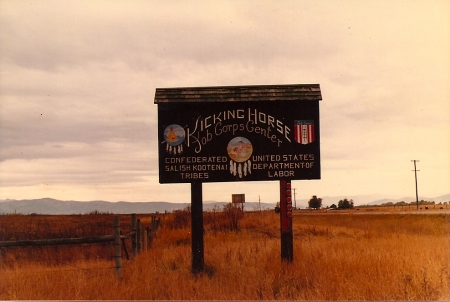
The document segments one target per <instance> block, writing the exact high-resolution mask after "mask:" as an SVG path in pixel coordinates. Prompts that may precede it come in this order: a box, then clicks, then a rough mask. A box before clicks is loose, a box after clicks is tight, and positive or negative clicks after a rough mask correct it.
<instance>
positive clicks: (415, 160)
mask: <svg viewBox="0 0 450 302" xmlns="http://www.w3.org/2000/svg"><path fill="white" fill-rule="evenodd" d="M411 161H412V162H414V170H412V171H414V174H415V176H416V205H417V210H419V193H418V190H417V171H420V170H417V167H416V162H419V161H420V160H417V159H413V160H411Z"/></svg>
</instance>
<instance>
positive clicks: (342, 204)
mask: <svg viewBox="0 0 450 302" xmlns="http://www.w3.org/2000/svg"><path fill="white" fill-rule="evenodd" d="M353 206H354V204H353V200H352V199H350V200H348V199H347V198H344V199H341V200H339V203H338V209H353Z"/></svg>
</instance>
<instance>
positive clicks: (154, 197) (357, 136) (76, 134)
mask: <svg viewBox="0 0 450 302" xmlns="http://www.w3.org/2000/svg"><path fill="white" fill-rule="evenodd" d="M449 16H450V1H444V0H435V1H432V0H423V1H422V0H418V1H413V0H408V1H380V0H376V1H369V0H367V1H360V0H358V1H347V0H346V1H336V0H333V1H298V0H295V1H261V0H258V1H242V0H241V1H26V0H21V1H5V0H0V147H1V149H0V199H6V198H11V199H26V198H27V199H28V198H42V197H52V198H57V199H62V200H81V201H88V200H99V199H100V200H108V201H119V200H125V201H170V202H189V201H190V185H189V184H165V185H161V184H159V181H158V162H157V158H158V150H157V146H158V142H157V105H155V104H154V96H155V88H157V87H158V88H169V87H190V86H193V87H198V86H229V85H233V86H234V85H270V84H320V86H321V90H322V97H323V100H322V101H321V102H320V119H321V120H320V123H321V133H320V134H321V167H322V179H321V180H314V181H294V182H293V187H295V188H296V189H297V190H296V193H297V199H306V198H310V196H311V195H318V196H319V197H322V196H337V195H339V196H342V195H344V196H345V195H346V196H351V195H352V196H353V195H360V194H382V195H387V196H390V197H404V196H410V197H415V183H414V172H412V170H413V168H414V166H413V163H412V162H411V160H413V159H418V160H420V162H418V166H417V167H418V169H419V170H420V172H418V181H419V195H420V196H424V197H437V196H440V195H444V194H447V193H450V84H449V83H450V18H449ZM233 193H245V194H246V200H247V201H257V200H258V196H260V198H261V201H262V202H276V201H278V200H279V183H278V182H276V181H275V182H242V183H208V184H204V185H203V199H204V200H205V201H208V200H216V201H230V200H231V194H233ZM355 202H356V203H357V201H355Z"/></svg>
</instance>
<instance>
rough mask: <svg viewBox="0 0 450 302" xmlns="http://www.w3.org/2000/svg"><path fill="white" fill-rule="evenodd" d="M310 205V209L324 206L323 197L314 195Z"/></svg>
mask: <svg viewBox="0 0 450 302" xmlns="http://www.w3.org/2000/svg"><path fill="white" fill-rule="evenodd" d="M308 206H309V208H310V209H320V208H321V207H322V198H317V196H316V195H314V196H313V197H312V198H311V199H310V200H309V202H308Z"/></svg>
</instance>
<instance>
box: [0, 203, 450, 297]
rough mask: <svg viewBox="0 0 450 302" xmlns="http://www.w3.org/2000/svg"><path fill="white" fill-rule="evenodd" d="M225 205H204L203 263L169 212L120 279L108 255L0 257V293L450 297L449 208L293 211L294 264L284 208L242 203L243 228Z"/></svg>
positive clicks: (187, 230) (188, 234)
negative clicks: (8, 261) (234, 226)
mask: <svg viewBox="0 0 450 302" xmlns="http://www.w3.org/2000/svg"><path fill="white" fill-rule="evenodd" d="M222 214H223V213H205V219H204V220H205V264H206V269H205V272H204V273H201V274H198V275H192V274H191V245H190V229H189V226H187V227H182V228H172V227H170V225H171V223H172V222H173V217H170V215H169V217H166V219H165V220H164V221H163V227H162V228H161V229H160V230H159V231H158V237H157V238H156V240H155V241H154V242H153V245H152V248H151V249H149V250H148V251H147V252H144V253H142V254H140V255H138V257H136V259H134V260H130V261H124V272H123V275H124V277H123V278H122V279H118V278H117V277H116V276H115V272H114V269H103V268H104V267H108V266H109V267H112V266H113V262H112V260H111V261H105V260H102V261H94V260H83V261H80V262H79V263H77V262H76V261H75V262H74V263H73V266H78V267H83V268H90V269H71V270H69V269H68V267H67V266H63V267H59V266H57V265H55V266H51V267H49V266H42V265H36V264H27V265H17V266H11V267H3V268H2V269H1V271H0V299H3V300H16V299H46V300H48V299H49V300H53V299H55V300H59V299H63V300H64V299H127V300H134V299H143V300H152V299H168V300H178V299H195V300H205V299H206V300H210V299H215V300H217V299H227V300H229V299H243V300H257V299H267V300H272V299H278V300H282V299H288V300H292V299H298V300H355V299H357V300H448V299H450V285H449V284H450V261H449V260H450V241H449V235H450V216H449V215H448V214H437V215H412V214H386V215H383V214H379V215H352V214H348V215H345V214H344V215H343V214H335V213H330V212H328V213H320V214H317V213H308V212H302V213H300V214H297V213H296V215H295V216H294V222H293V225H294V261H293V263H290V264H289V263H283V262H282V261H281V259H280V238H279V237H280V234H279V216H278V214H275V213H274V212H273V211H270V212H262V213H246V214H245V215H244V217H243V219H242V220H241V221H240V222H239V231H237V232H235V231H230V230H229V229H227V228H226V227H225V226H226V224H227V222H226V219H227V218H226V216H225V215H222ZM212 215H215V216H214V219H212V217H211V216H212ZM3 218H4V217H0V219H1V220H3ZM55 219H56V218H55ZM84 219H85V220H86V216H85V218H84ZM90 219H94V218H90ZM124 219H125V222H124V224H125V223H127V221H128V220H126V218H124ZM111 221H112V218H111ZM3 252H4V251H2V253H3ZM94 268H99V269H94Z"/></svg>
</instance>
